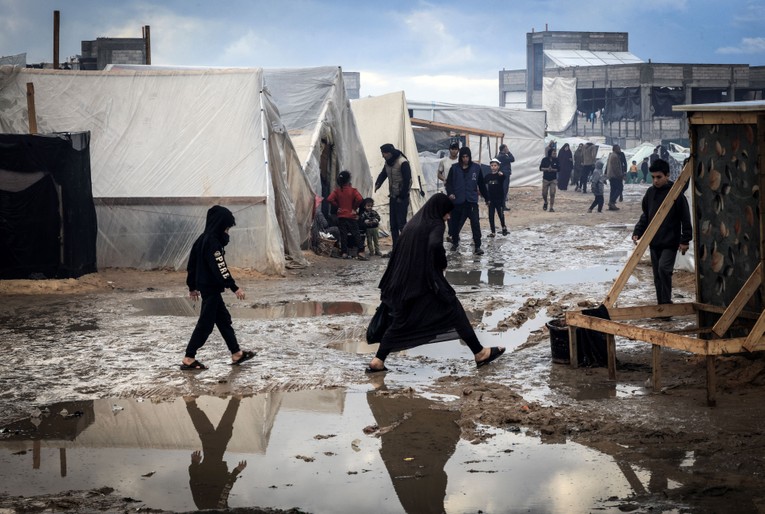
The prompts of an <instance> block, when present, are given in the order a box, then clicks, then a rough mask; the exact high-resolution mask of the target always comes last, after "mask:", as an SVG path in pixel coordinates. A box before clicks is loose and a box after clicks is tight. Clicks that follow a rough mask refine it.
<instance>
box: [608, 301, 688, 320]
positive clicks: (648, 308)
mask: <svg viewBox="0 0 765 514" xmlns="http://www.w3.org/2000/svg"><path fill="white" fill-rule="evenodd" d="M696 310H697V309H696V306H695V304H694V303H692V302H688V303H667V304H662V305H635V306H632V307H611V308H610V309H608V316H609V317H610V318H611V320H612V321H619V320H629V319H633V320H634V319H645V318H658V317H662V316H690V315H692V314H695V313H696Z"/></svg>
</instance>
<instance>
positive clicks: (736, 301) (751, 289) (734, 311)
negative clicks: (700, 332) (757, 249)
mask: <svg viewBox="0 0 765 514" xmlns="http://www.w3.org/2000/svg"><path fill="white" fill-rule="evenodd" d="M760 285H762V262H760V264H758V265H757V267H756V268H755V269H754V272H752V274H751V275H749V278H748V279H746V282H745V283H744V285H743V286H742V287H741V289H740V290H739V292H738V293H737V294H736V297H735V298H733V301H732V302H730V304H729V305H728V308H727V309H725V312H723V315H722V316H720V318H719V319H718V320H717V323H715V326H714V327H712V332H714V333H715V335H716V336H717V337H722V336H723V334H725V332H727V331H728V329H730V326H731V325H732V324H733V322H734V321H736V318H738V315H739V314H740V313H741V311H743V310H744V307H746V304H747V302H748V301H749V299H750V298H751V297H752V295H753V294H754V293H755V292H756V291H757V290H758V289H759V288H760Z"/></svg>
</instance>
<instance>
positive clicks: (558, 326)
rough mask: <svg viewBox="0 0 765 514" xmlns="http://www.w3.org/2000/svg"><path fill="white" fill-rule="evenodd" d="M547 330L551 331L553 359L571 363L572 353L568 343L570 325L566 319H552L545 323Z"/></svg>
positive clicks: (562, 362)
mask: <svg viewBox="0 0 765 514" xmlns="http://www.w3.org/2000/svg"><path fill="white" fill-rule="evenodd" d="M545 326H546V327H547V330H549V331H550V350H551V351H552V360H553V362H557V363H558V364H570V363H571V353H570V351H569V347H568V343H569V339H568V325H566V320H564V319H558V318H556V319H552V320H550V321H548V322H547V323H545Z"/></svg>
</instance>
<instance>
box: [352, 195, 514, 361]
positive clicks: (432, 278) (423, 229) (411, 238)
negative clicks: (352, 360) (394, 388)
mask: <svg viewBox="0 0 765 514" xmlns="http://www.w3.org/2000/svg"><path fill="white" fill-rule="evenodd" d="M452 209H454V204H453V203H452V201H451V200H449V198H448V197H447V196H446V195H445V194H443V193H436V194H434V195H433V196H432V197H430V199H429V200H428V201H427V202H425V205H423V206H422V209H420V210H419V211H418V212H417V214H415V215H414V216H413V217H412V219H411V220H409V222H408V223H407V224H406V225H405V226H404V230H402V231H401V235H400V236H399V239H398V242H397V243H396V245H395V246H394V247H393V251H392V252H391V256H390V261H389V262H388V267H387V269H386V270H385V273H384V274H383V277H382V279H381V280H380V286H379V287H380V299H381V300H382V302H383V303H385V304H386V305H387V306H388V307H390V309H391V316H392V321H391V325H390V327H389V328H388V329H387V330H386V331H385V334H384V335H383V336H382V340H381V341H380V347H379V348H378V350H377V353H376V355H375V357H374V358H373V359H372V361H371V362H370V363H369V366H368V367H367V369H366V372H367V373H375V372H380V371H387V368H386V367H385V359H386V358H387V356H388V354H389V353H390V352H393V351H399V350H405V349H408V348H414V347H416V346H420V345H423V344H427V343H431V342H435V341H436V340H437V339H436V338H437V337H438V336H441V335H443V334H449V333H452V332H456V334H455V337H454V339H456V338H457V337H459V338H460V339H462V340H463V341H464V342H465V343H466V344H467V345H468V347H469V348H470V351H472V352H473V356H474V358H475V362H476V365H477V366H478V367H479V368H480V367H482V366H484V365H485V364H488V363H490V362H492V361H493V360H494V359H496V358H497V357H499V356H501V355H502V354H503V353H504V351H505V349H504V348H502V347H492V348H485V347H484V346H483V345H481V343H480V341H479V340H478V336H476V333H475V331H474V330H473V327H472V326H471V325H470V320H468V317H467V315H466V314H465V309H464V308H463V307H462V304H461V303H460V301H459V299H458V298H457V293H456V292H455V291H454V288H452V286H451V285H450V284H449V282H448V281H447V280H446V277H445V276H444V272H445V270H446V266H447V260H446V251H445V250H444V224H445V222H446V220H448V219H449V215H450V212H451V211H452ZM441 340H443V339H441Z"/></svg>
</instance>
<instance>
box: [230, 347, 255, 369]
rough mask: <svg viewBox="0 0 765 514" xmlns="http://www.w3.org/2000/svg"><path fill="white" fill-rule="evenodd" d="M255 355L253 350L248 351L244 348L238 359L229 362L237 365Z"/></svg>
mask: <svg viewBox="0 0 765 514" xmlns="http://www.w3.org/2000/svg"><path fill="white" fill-rule="evenodd" d="M255 355H256V354H255V352H251V351H249V350H244V351H243V352H242V356H241V357H239V359H238V360H236V361H234V362H232V363H231V365H232V366H238V365H240V364H241V363H243V362H245V361H248V360H250V359H252V358H253V357H255Z"/></svg>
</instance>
